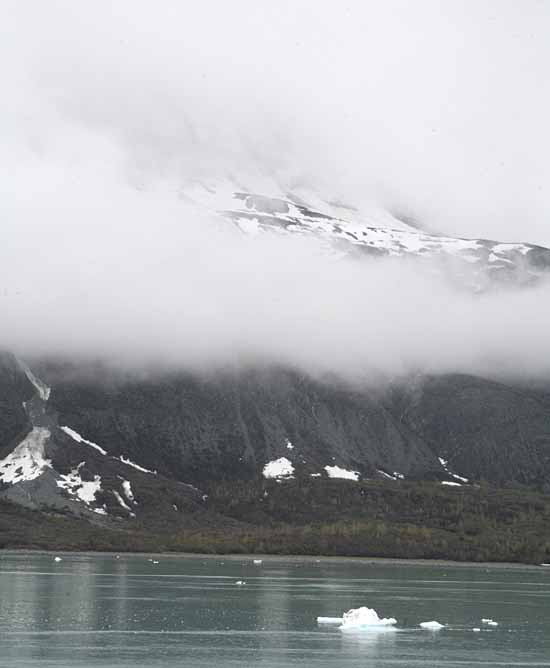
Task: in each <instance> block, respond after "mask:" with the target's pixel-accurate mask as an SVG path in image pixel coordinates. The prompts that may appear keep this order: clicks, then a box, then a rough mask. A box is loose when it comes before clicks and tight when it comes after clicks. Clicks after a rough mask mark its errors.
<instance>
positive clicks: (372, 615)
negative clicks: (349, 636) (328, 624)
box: [340, 606, 397, 631]
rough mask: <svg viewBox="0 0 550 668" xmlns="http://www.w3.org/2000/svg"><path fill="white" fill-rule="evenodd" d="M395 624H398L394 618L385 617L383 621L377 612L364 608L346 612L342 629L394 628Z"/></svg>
mask: <svg viewBox="0 0 550 668" xmlns="http://www.w3.org/2000/svg"><path fill="white" fill-rule="evenodd" d="M394 624H397V620H396V619H394V618H393V617H387V618H386V617H384V618H382V619H381V618H380V617H379V616H378V613H377V612H376V610H374V609H373V608H367V607H365V606H363V607H361V608H352V609H351V610H348V611H347V612H344V615H343V618H342V626H341V627H340V629H341V630H342V631H346V630H350V629H361V628H364V627H369V626H393V625H394Z"/></svg>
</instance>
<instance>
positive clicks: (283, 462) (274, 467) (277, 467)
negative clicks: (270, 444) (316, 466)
mask: <svg viewBox="0 0 550 668" xmlns="http://www.w3.org/2000/svg"><path fill="white" fill-rule="evenodd" d="M293 473H294V466H292V462H291V461H290V460H288V459H287V458H286V457H279V459H274V460H273V461H271V462H268V463H267V464H266V465H265V466H264V470H263V476H264V478H291V477H292V474H293Z"/></svg>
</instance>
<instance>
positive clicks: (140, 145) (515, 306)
mask: <svg viewBox="0 0 550 668" xmlns="http://www.w3.org/2000/svg"><path fill="white" fill-rule="evenodd" d="M1 14H2V15H3V16H2V18H3V20H2V21H0V37H1V39H0V55H1V56H2V57H1V59H0V60H1V62H2V65H1V67H2V69H3V77H2V87H3V91H2V92H3V99H4V100H5V101H6V103H5V104H4V105H2V108H1V109H0V136H1V137H2V147H3V150H2V152H1V153H0V170H1V174H2V179H1V182H2V186H1V190H2V194H1V196H0V218H1V222H0V226H1V243H0V351H1V352H0V390H1V393H0V502H2V503H3V502H9V503H14V504H15V505H16V506H17V507H19V506H21V507H25V508H28V509H31V510H33V511H39V512H54V513H62V514H65V513H66V514H68V515H69V516H70V517H73V518H75V517H76V518H78V520H79V521H80V520H84V521H86V522H91V523H93V524H94V525H98V526H100V527H104V528H106V529H108V530H109V531H110V530H114V529H113V527H114V528H117V527H119V526H120V525H119V524H117V523H120V522H127V523H128V524H127V525H124V526H125V528H124V530H125V531H126V530H127V529H128V530H129V531H133V528H132V527H133V526H134V525H133V524H132V522H134V520H135V521H136V526H137V525H138V524H139V527H140V528H139V531H140V532H144V533H145V534H147V532H150V531H152V529H151V527H152V526H154V527H155V531H157V530H159V527H162V530H170V531H171V530H174V531H183V530H188V529H190V528H195V529H196V528H201V527H203V526H205V525H208V526H212V527H214V528H216V530H217V528H218V527H220V526H224V523H225V522H229V525H230V526H234V525H233V524H232V523H233V522H234V523H236V524H235V526H237V525H238V523H239V522H241V521H242V522H245V524H246V522H248V521H249V520H250V517H249V516H248V515H246V514H239V513H240V512H241V510H242V509H241V510H239V512H237V511H235V514H233V515H229V514H228V515H225V514H224V513H225V511H226V508H225V505H224V504H225V501H224V502H223V503H222V502H221V501H219V500H218V505H216V504H215V503H213V504H212V505H211V506H209V505H208V501H207V499H208V497H209V495H210V494H213V491H212V489H213V487H215V486H217V485H218V484H220V483H223V484H228V485H236V487H235V489H238V485H241V484H242V483H243V482H244V481H246V483H247V485H248V486H247V487H246V489H253V490H254V494H258V495H259V494H263V493H264V492H265V491H267V490H266V489H264V488H263V487H262V485H264V486H265V485H267V484H268V482H266V481H269V480H275V483H276V484H279V483H281V484H282V483H283V482H284V483H285V484H286V483H290V484H291V485H292V484H294V483H293V482H292V481H295V483H296V489H298V490H302V489H305V490H309V489H310V488H312V487H311V486H312V485H315V484H317V482H319V485H324V484H326V483H328V484H332V482H330V481H331V480H332V479H333V478H335V479H338V478H340V479H344V480H348V481H352V482H356V483H357V484H358V485H363V484H365V485H367V487H366V488H365V489H367V488H368V485H369V484H370V483H371V482H373V481H374V483H373V484H375V483H376V484H378V483H379V482H380V481H382V482H384V481H385V482H388V484H390V483H391V485H394V487H393V488H391V489H393V490H394V491H391V490H390V492H388V494H393V493H394V492H395V490H397V489H398V486H399V485H401V484H402V487H403V488H407V485H409V484H410V485H411V486H413V487H411V488H410V489H417V488H416V487H414V485H419V487H418V489H421V490H425V489H430V490H432V491H433V490H434V489H435V490H436V492H434V494H435V496H437V495H438V494H439V493H440V492H441V489H442V488H441V487H440V485H443V486H445V487H451V488H453V487H464V490H462V491H463V492H464V493H465V494H470V493H472V494H477V492H476V491H475V490H479V489H485V487H484V486H486V485H488V486H494V487H499V488H500V487H505V488H506V489H508V488H521V489H526V488H529V489H532V490H536V494H539V493H540V494H545V493H546V492H547V490H548V488H549V487H548V486H549V485H550V469H549V462H550V418H549V417H548V416H549V415H550V412H549V411H548V407H549V406H550V399H549V397H550V390H549V388H550V310H549V309H548V308H547V304H549V303H550V226H549V224H548V212H549V209H550V186H549V183H550V179H549V178H548V177H549V173H548V171H549V170H548V160H547V155H548V142H547V137H548V132H547V127H546V126H547V119H548V116H549V112H550V94H549V92H550V91H549V89H548V86H549V83H548V77H547V76H546V74H547V72H546V63H547V62H548V58H549V57H550V47H549V46H548V40H547V34H548V29H549V28H550V25H549V22H550V15H548V12H547V11H544V8H543V3H539V2H535V0H532V1H531V0H529V1H527V2H524V3H522V5H521V7H520V6H519V5H518V4H517V3H512V2H507V1H506V2H497V1H496V0H487V1H486V2H483V3H474V2H469V1H468V2H466V3H454V4H452V3H451V4H449V5H446V6H445V7H442V6H441V3H438V2H435V0H424V1H422V2H420V3H415V4H414V5H412V4H411V3H406V2H404V1H401V0H392V1H391V2H388V3H383V4H382V3H375V2H364V3H359V2H352V3H348V4H347V5H346V6H343V7H336V6H332V5H330V6H323V7H321V6H318V4H315V3H313V2H309V1H308V2H303V3H298V4H296V3H290V2H282V3H277V4H276V5H273V6H269V5H268V4H266V3H261V2H260V3H257V2H252V1H251V0H237V1H236V2H232V3H222V2H216V1H214V0H206V2H203V3H201V5H200V6H197V7H193V10H192V11H190V9H189V8H187V7H185V6H183V5H178V4H174V3H168V2H164V1H161V2H159V3H155V5H154V7H152V6H151V5H150V4H148V3H131V2H126V0H123V1H121V2H117V3H94V4H89V5H86V6H84V5H82V4H81V3H80V4H79V5H78V6H77V5H75V3H70V2H66V1H63V0H59V1H53V2H49V3H47V5H42V4H40V3H34V2H27V1H26V0H23V1H22V2H12V1H11V0H8V2H6V3H4V5H3V7H2V10H1ZM266 467H267V468H266ZM271 471H276V472H277V471H278V473H276V474H274V475H273V476H271V474H270V472H271ZM317 479H320V480H317ZM423 485H433V487H429V488H425V487H423ZM255 486H258V489H256V487H255ZM331 489H332V488H331ZM354 489H355V488H354ZM357 489H359V487H357ZM361 489H363V488H361ZM376 489H378V488H376ZM384 489H385V488H384ZM407 489H409V488H407ZM258 490H259V491H258ZM437 490H439V491H437ZM300 493H301V492H300ZM304 493H305V492H304ZM315 493H317V492H315ZM362 493H363V492H361V494H362ZM385 493H386V492H383V494H385ZM399 493H401V492H399ZM422 493H424V491H423V492H422ZM431 493H432V492H428V494H431ZM441 493H442V492H441ZM480 493H481V492H480ZM483 493H484V492H483ZM491 493H492V492H491ZM534 493H535V492H534ZM220 494H222V496H221V497H220V498H224V499H225V497H223V494H225V492H223V493H222V492H220ZM321 496H322V495H321ZM262 498H264V497H263V496H262ZM472 498H473V497H472ZM506 499H508V497H505V501H504V503H505V504H506V503H507V502H508V501H507V500H506ZM537 499H538V497H537ZM399 503H401V502H399ZM452 503H453V502H451V505H452ZM480 503H481V502H480ZM483 503H485V502H484V501H483ZM483 503H481V506H480V507H482V510H481V511H480V512H481V515H483V513H484V512H485V511H484V510H483V508H484V507H485V506H484V505H483ZM514 503H515V502H514ZM534 503H535V502H534ZM536 503H538V501H537V502H536ZM541 503H542V502H541ZM535 505H536V504H535ZM435 506H437V503H435V504H434V507H435ZM381 507H385V508H387V507H389V506H385V505H384V503H382V504H381ZM174 508H176V510H173V509H174ZM453 508H454V506H453ZM514 508H516V506H514ZM52 509H53V510H52ZM182 509H183V510H182ZM172 512H174V513H177V514H176V515H173V516H172V515H171V513H172ZM453 512H454V511H453ZM522 512H523V511H522ZM537 512H538V511H537ZM245 515H246V521H245ZM168 517H169V519H166V522H165V518H168ZM483 517H484V515H483ZM254 518H255V519H254V521H257V517H256V515H254ZM262 518H263V519H265V517H264V516H262ZM0 519H1V518H0ZM402 519H403V518H402V517H401V518H400V521H401V520H402ZM262 521H263V520H262ZM266 521H267V520H266ZM270 521H271V520H270ZM403 521H405V520H403ZM415 521H417V519H415ZM438 521H439V520H438ZM483 521H485V520H483ZM260 524H261V522H260ZM239 526H240V525H239ZM445 526H446V525H445ZM117 530H118V529H117ZM445 530H447V529H446V528H445ZM25 544H26V543H25ZM140 544H141V543H140ZM510 549H511V548H510ZM514 549H515V548H514ZM518 549H519V548H518ZM544 549H546V548H544ZM549 549H550V548H549ZM512 553H513V554H516V552H513V551H512V552H511V554H512ZM518 554H519V552H518ZM537 554H538V552H537ZM541 554H542V552H541Z"/></svg>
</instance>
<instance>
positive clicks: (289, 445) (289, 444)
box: [286, 438, 294, 450]
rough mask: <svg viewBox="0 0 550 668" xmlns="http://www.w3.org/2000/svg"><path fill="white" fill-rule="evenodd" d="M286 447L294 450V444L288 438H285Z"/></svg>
mask: <svg viewBox="0 0 550 668" xmlns="http://www.w3.org/2000/svg"><path fill="white" fill-rule="evenodd" d="M286 449H287V450H294V446H293V445H292V443H291V441H289V440H288V438H287V439H286Z"/></svg>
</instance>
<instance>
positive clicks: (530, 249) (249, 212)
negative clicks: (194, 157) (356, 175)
mask: <svg viewBox="0 0 550 668" xmlns="http://www.w3.org/2000/svg"><path fill="white" fill-rule="evenodd" d="M308 195H309V197H310V198H311V199H308V202H307V203H306V201H305V200H304V198H303V197H297V196H295V195H293V194H292V195H289V194H285V195H281V196H279V195H277V196H265V195H259V194H254V193H252V192H249V191H239V190H235V189H234V188H233V187H232V186H231V184H228V183H227V182H221V183H216V184H212V185H210V186H202V185H200V184H195V185H194V186H192V187H190V188H188V189H186V190H184V196H185V197H186V199H188V200H189V201H191V202H193V203H194V204H196V205H197V206H198V207H202V208H203V210H204V209H206V210H209V211H211V212H217V213H218V214H219V215H221V216H222V217H224V218H225V219H227V220H230V221H232V222H233V223H234V224H235V225H236V226H237V227H238V228H239V229H240V230H241V231H242V232H243V233H244V234H246V235H250V236H256V235H260V234H266V233H267V234H278V235H287V236H288V235H301V236H304V237H311V238H312V239H316V240H317V241H320V242H321V243H322V244H323V245H324V247H325V249H326V251H327V252H328V253H330V254H331V255H332V256H334V255H336V256H341V257H365V256H371V257H390V258H397V257H403V258H405V257H408V258H414V259H436V260H438V261H441V260H444V261H445V262H446V263H450V264H451V267H452V269H453V271H454V273H455V274H457V275H458V277H460V278H461V280H463V281H464V280H467V281H468V283H469V287H472V288H476V289H484V288H485V287H487V284H488V283H492V282H493V281H496V282H498V283H501V282H505V283H508V284H521V285H523V284H525V283H529V282H531V281H533V280H536V279H537V278H538V277H539V276H540V275H541V273H543V272H546V271H550V250H549V249H546V248H542V247H540V246H534V245H531V244H522V243H502V242H496V241H490V240H487V239H459V238H453V237H446V236H440V235H437V234H428V233H426V232H423V231H421V230H418V229H416V228H414V227H412V226H410V225H407V224H406V223H404V222H402V221H400V220H399V219H397V218H395V217H393V216H391V215H390V214H386V215H385V216H380V215H373V216H372V218H369V220H365V219H364V217H362V216H361V215H360V214H359V213H357V212H356V211H354V210H353V209H351V208H346V207H344V206H342V205H335V204H329V203H327V202H323V201H322V200H320V199H319V198H318V197H317V196H315V195H313V194H311V193H309V194H308ZM311 200H313V202H314V203H311ZM461 274H466V275H467V278H464V276H461Z"/></svg>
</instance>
